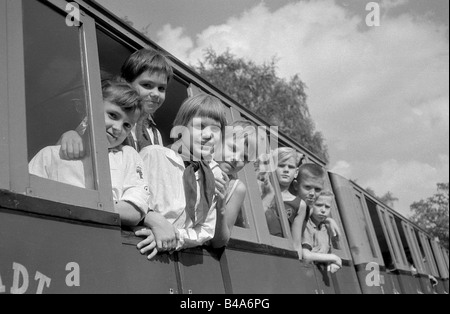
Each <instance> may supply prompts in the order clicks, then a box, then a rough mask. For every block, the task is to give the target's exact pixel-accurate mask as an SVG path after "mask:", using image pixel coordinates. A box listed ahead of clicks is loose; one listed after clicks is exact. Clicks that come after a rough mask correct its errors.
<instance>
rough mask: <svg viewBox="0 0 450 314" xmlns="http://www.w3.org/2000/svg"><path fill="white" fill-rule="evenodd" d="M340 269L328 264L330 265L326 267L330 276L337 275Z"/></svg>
mask: <svg viewBox="0 0 450 314" xmlns="http://www.w3.org/2000/svg"><path fill="white" fill-rule="evenodd" d="M340 269H341V267H339V266H338V265H336V264H330V265H328V271H329V272H330V273H332V274H335V273H337V272H338V271H339V270H340Z"/></svg>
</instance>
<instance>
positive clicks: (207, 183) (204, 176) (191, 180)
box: [177, 141, 216, 225]
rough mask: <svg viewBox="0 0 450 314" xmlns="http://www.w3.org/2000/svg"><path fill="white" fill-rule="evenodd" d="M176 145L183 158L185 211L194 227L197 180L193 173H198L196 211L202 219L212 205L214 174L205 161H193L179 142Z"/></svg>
mask: <svg viewBox="0 0 450 314" xmlns="http://www.w3.org/2000/svg"><path fill="white" fill-rule="evenodd" d="M177 144H178V145H180V146H179V149H178V151H177V153H178V154H180V155H181V157H182V158H183V161H184V165H185V167H186V169H185V170H184V173H183V184H184V192H185V197H186V208H185V210H186V213H187V214H188V215H189V217H190V218H191V220H192V222H193V223H194V225H195V223H196V221H195V205H196V203H197V180H196V178H195V173H196V172H197V173H198V176H199V180H198V182H199V186H200V203H199V205H198V208H197V210H198V211H199V212H202V213H203V217H206V215H207V214H208V212H209V209H210V208H211V206H212V204H213V198H214V194H215V188H216V185H215V179H214V174H213V172H212V171H211V168H210V167H209V164H208V162H206V161H205V160H199V161H195V160H196V159H195V158H194V157H193V156H192V154H191V153H190V150H189V149H188V148H187V147H186V146H184V145H183V144H182V142H181V141H179V142H178V143H177Z"/></svg>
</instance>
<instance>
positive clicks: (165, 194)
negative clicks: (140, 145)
mask: <svg viewBox="0 0 450 314" xmlns="http://www.w3.org/2000/svg"><path fill="white" fill-rule="evenodd" d="M140 155H141V157H142V159H143V161H144V169H145V171H146V172H147V174H148V179H149V181H148V186H149V190H150V201H149V208H150V210H154V211H155V212H158V213H160V214H161V215H163V216H164V217H165V218H166V219H167V220H168V221H169V222H170V223H172V225H174V226H175V227H176V228H177V229H178V232H179V237H180V240H179V242H178V244H177V250H181V249H186V248H190V247H195V246H202V245H203V244H205V243H206V242H207V241H208V240H211V239H212V238H213V237H214V232H215V227H216V217H217V215H216V203H217V202H216V200H215V199H214V200H213V205H212V206H211V208H210V209H209V211H208V212H207V213H206V215H205V213H204V212H202V211H198V210H197V208H198V205H199V203H200V187H199V183H198V180H199V177H198V173H195V175H196V179H197V203H196V206H195V209H196V210H195V225H194V222H193V221H192V220H191V218H190V217H189V215H187V214H186V210H185V209H186V197H185V192H184V183H183V174H184V170H185V166H184V162H183V159H182V157H181V156H180V155H179V154H177V153H176V152H175V151H173V150H171V149H169V148H165V147H162V146H159V145H153V146H148V147H145V148H144V149H142V150H141V152H140ZM210 167H215V162H214V163H212V164H210Z"/></svg>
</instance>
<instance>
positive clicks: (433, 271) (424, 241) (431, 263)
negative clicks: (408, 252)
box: [418, 231, 439, 277]
mask: <svg viewBox="0 0 450 314" xmlns="http://www.w3.org/2000/svg"><path fill="white" fill-rule="evenodd" d="M418 235H419V239H420V242H419V243H420V248H421V253H422V254H423V258H424V263H425V266H426V267H427V268H428V270H429V272H430V275H433V276H434V277H439V271H438V269H437V266H436V262H435V260H434V256H433V252H432V251H431V247H430V242H429V239H428V237H427V236H426V235H425V234H424V233H422V232H420V231H418Z"/></svg>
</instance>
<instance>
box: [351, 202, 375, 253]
mask: <svg viewBox="0 0 450 314" xmlns="http://www.w3.org/2000/svg"><path fill="white" fill-rule="evenodd" d="M355 197H356V205H357V206H358V211H357V213H358V218H359V219H358V220H359V222H360V223H361V224H362V225H363V226H364V231H365V235H366V239H365V243H369V247H370V252H371V253H372V257H374V258H377V257H378V255H377V253H376V249H375V243H374V240H373V239H372V236H371V234H370V230H369V226H368V225H367V218H366V215H365V212H364V205H363V200H362V198H361V196H359V195H358V194H355Z"/></svg>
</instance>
